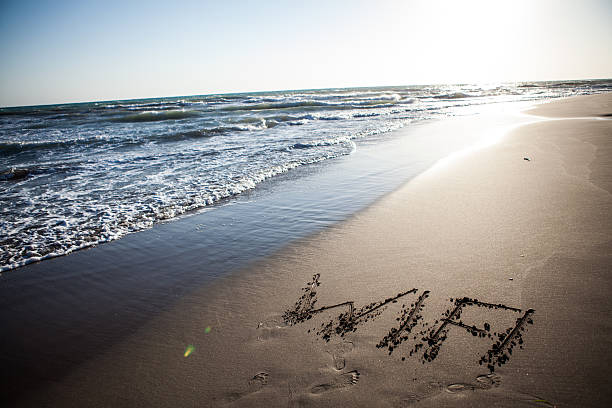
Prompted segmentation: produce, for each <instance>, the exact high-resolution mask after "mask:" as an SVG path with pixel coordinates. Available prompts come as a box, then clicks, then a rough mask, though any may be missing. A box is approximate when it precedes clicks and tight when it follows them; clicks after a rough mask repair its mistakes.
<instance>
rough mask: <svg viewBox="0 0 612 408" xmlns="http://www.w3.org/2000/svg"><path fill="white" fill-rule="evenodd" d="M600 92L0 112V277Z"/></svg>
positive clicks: (227, 98)
mask: <svg viewBox="0 0 612 408" xmlns="http://www.w3.org/2000/svg"><path fill="white" fill-rule="evenodd" d="M606 91H612V80H593V81H571V82H567V81H565V82H528V83H512V84H501V85H495V86H489V87H483V86H476V85H440V86H402V87H383V88H350V89H324V90H307V91H279V92H265V93H247V94H224V95H204V96H189V97H175V98H156V99H143V100H129V101H110V102H94V103H80V104H65V105H48V106H34V107H18V108H2V109H0V271H6V270H9V269H14V268H16V267H19V266H22V265H25V264H27V263H30V262H34V261H38V260H41V259H45V258H49V257H53V256H58V255H62V254H66V253H69V252H71V251H74V250H76V249H79V248H84V247H87V246H91V245H94V244H97V243H100V242H105V241H110V240H114V239H118V238H120V237H122V236H124V235H125V234H127V233H130V232H135V231H139V230H143V229H147V228H150V227H151V226H152V225H153V224H154V223H156V222H159V221H163V220H168V219H173V218H176V217H179V216H181V215H183V214H187V213H191V212H195V211H200V210H202V209H204V208H206V207H207V206H210V205H211V204H213V203H215V202H218V201H219V200H222V199H225V198H229V197H231V196H235V195H237V194H240V193H242V192H244V191H246V190H250V189H253V188H255V187H256V186H257V185H258V184H259V183H261V182H262V181H264V180H266V179H269V178H271V177H274V176H276V175H278V174H280V173H285V172H287V171H289V170H291V169H294V168H296V167H299V166H304V165H308V164H312V163H317V162H322V161H325V160H328V159H332V158H335V157H339V156H344V155H348V154H351V153H352V152H353V150H354V149H355V142H360V141H367V142H370V143H376V142H378V141H381V140H384V139H385V137H386V135H387V134H388V132H390V131H393V130H395V129H399V128H401V127H405V126H409V125H410V124H412V123H415V122H418V121H423V120H428V119H432V118H439V117H445V116H454V115H464V114H468V113H472V112H476V111H478V106H482V105H489V104H494V103H502V102H513V101H531V100H539V99H545V98H556V97H564V96H572V95H581V94H592V93H598V92H606ZM415 159H416V158H415ZM292 182H294V183H299V182H300V179H299V178H296V179H294V180H292Z"/></svg>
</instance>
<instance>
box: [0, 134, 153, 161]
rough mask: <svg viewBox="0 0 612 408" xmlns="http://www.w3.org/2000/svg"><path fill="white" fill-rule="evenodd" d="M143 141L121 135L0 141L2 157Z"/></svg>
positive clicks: (130, 144)
mask: <svg viewBox="0 0 612 408" xmlns="http://www.w3.org/2000/svg"><path fill="white" fill-rule="evenodd" d="M143 143H144V141H143V140H139V139H132V138H120V137H110V138H104V137H93V138H80V139H66V140H43V141H37V142H31V141H27V142H26V141H24V142H4V143H2V142H0V157H2V156H10V155H14V154H19V153H24V152H34V151H41V150H58V149H75V148H80V147H97V146H103V145H109V146H112V145H116V146H118V147H120V146H136V145H140V144H143Z"/></svg>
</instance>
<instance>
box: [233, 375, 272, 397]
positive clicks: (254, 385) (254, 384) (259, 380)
mask: <svg viewBox="0 0 612 408" xmlns="http://www.w3.org/2000/svg"><path fill="white" fill-rule="evenodd" d="M269 377H270V374H268V373H265V372H263V371H262V372H260V373H257V374H255V375H254V376H253V378H251V379H250V380H249V382H248V384H247V389H246V391H243V392H231V393H229V394H227V395H225V397H224V398H223V401H224V402H225V403H229V402H234V401H236V400H239V399H240V398H243V397H246V396H247V395H249V394H252V393H254V392H257V391H259V390H261V389H262V388H263V387H264V386H265V385H267V384H268V378H269Z"/></svg>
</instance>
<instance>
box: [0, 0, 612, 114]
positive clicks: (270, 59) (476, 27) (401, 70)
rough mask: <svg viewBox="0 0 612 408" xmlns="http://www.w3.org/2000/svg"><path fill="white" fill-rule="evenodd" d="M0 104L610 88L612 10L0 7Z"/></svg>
mask: <svg viewBox="0 0 612 408" xmlns="http://www.w3.org/2000/svg"><path fill="white" fill-rule="evenodd" d="M0 55H1V56H2V63H1V64H0V106H16V105H33V104H46V103H60V102H75V101H92V100H108V99H124V98H141V97H155V96H172V95H193V94H204V93H217V92H241V91H257V90H278V89H302V88H324V87H344V86H376V85H408V84H422V83H441V82H475V81H480V82H490V81H515V80H546V79H578V78H609V77H612V1H609V0H580V1H578V0H576V1H573V0H565V1H564V0H500V1H495V0H483V1H478V0H474V1H471V0H460V1H459V0H449V1H437V0H424V1H420V0H403V1H401V0H398V1H386V0H376V1H372V0H368V1H358V0H353V1H334V0H327V1H318V0H310V1H281V0H278V1H263V0H262V1H232V0H226V1H214V2H208V1H189V0H181V1H176V2H173V1H163V2H162V1H157V0H148V1H129V0H124V1H115V0H106V1H89V0H78V1H72V0H55V1H30V0H18V1H12V0H0Z"/></svg>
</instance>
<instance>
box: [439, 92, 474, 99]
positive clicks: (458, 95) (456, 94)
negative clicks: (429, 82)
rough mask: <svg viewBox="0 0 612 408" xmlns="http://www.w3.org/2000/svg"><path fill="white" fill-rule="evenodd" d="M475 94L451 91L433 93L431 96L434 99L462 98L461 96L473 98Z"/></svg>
mask: <svg viewBox="0 0 612 408" xmlns="http://www.w3.org/2000/svg"><path fill="white" fill-rule="evenodd" d="M474 97H476V95H470V94H467V93H463V92H453V93H447V94H442V95H435V96H433V97H432V98H434V99H463V98H474Z"/></svg>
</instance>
